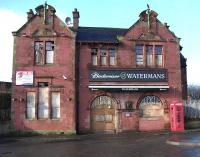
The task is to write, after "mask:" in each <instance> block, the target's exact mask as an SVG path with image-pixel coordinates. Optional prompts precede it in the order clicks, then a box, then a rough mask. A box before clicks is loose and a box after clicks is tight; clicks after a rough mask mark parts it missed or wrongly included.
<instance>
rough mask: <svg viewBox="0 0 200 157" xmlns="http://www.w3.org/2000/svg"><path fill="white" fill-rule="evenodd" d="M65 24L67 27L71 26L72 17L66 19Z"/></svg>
mask: <svg viewBox="0 0 200 157" xmlns="http://www.w3.org/2000/svg"><path fill="white" fill-rule="evenodd" d="M65 23H66V24H67V25H70V24H71V18H70V17H66V19H65Z"/></svg>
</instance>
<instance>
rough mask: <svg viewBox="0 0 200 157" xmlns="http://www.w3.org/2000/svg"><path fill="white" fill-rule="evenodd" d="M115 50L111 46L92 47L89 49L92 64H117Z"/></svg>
mask: <svg viewBox="0 0 200 157" xmlns="http://www.w3.org/2000/svg"><path fill="white" fill-rule="evenodd" d="M116 58H117V50H116V48H114V47H111V48H105V47H102V48H100V49H99V48H92V49H91V64H92V65H93V66H98V64H99V65H100V66H115V65H116V64H117V59H116Z"/></svg>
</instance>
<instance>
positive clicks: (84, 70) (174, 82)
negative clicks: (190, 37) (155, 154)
mask: <svg viewBox="0 0 200 157" xmlns="http://www.w3.org/2000/svg"><path fill="white" fill-rule="evenodd" d="M144 31H145V29H144V23H142V22H141V23H140V22H137V23H136V24H135V25H133V26H132V27H131V28H130V29H129V31H128V32H127V33H126V34H125V35H124V37H123V39H122V40H121V41H120V43H119V45H118V52H117V67H116V68H119V69H120V68H137V67H136V63H135V56H134V52H133V51H134V48H133V45H134V44H136V41H137V40H130V38H133V37H134V38H137V37H139V36H140V35H141V33H143V32H144ZM156 33H157V34H158V35H159V36H161V37H162V38H163V39H164V42H163V41H162V42H157V41H148V42H147V41H139V42H140V43H145V44H155V43H159V44H162V45H163V46H164V53H165V56H164V69H167V73H168V82H167V83H168V85H169V87H170V88H169V90H168V91H160V92H159V91H157V92H156V91H152V92H121V93H120V92H118V93H116V92H113V93H112V92H106V91H105V92H104V91H101V90H99V91H91V90H89V89H88V85H89V78H88V71H89V69H90V66H88V65H90V63H91V62H90V60H91V56H90V53H91V51H90V48H91V47H93V48H94V47H101V46H102V45H103V46H108V47H109V46H111V45H107V44H102V43H99V44H98V43H96V44H95V45H94V44H93V45H90V44H83V43H82V44H81V46H80V63H79V68H80V69H79V70H80V89H79V91H80V95H79V101H80V104H79V123H80V126H79V127H80V130H90V104H91V101H92V100H93V99H94V98H95V97H96V96H98V95H101V94H106V95H110V96H111V97H113V98H114V99H115V100H116V101H117V102H118V107H117V108H118V109H120V108H121V106H123V104H124V102H125V101H129V100H130V101H132V102H133V106H135V108H136V109H138V103H139V101H140V100H141V98H142V97H143V96H145V95H155V96H158V97H159V98H160V99H161V100H162V103H163V105H164V108H165V109H164V110H165V114H164V117H163V118H164V119H163V120H162V121H156V122H155V123H154V124H156V125H157V126H156V127H155V129H158V130H162V129H169V123H170V121H169V104H170V102H172V101H174V100H177V101H181V100H182V88H181V69H180V51H179V40H178V39H177V38H176V37H175V36H174V35H173V34H172V33H171V32H170V31H169V30H168V29H167V28H166V27H165V26H164V25H163V24H161V23H159V22H158V23H157V30H156ZM98 68H100V67H97V69H98ZM112 83H113V82H112ZM147 83H148V84H151V82H147ZM116 84H118V83H117V82H116ZM144 84H145V83H144ZM153 84H155V83H153ZM125 115H126V112H123V111H122V114H121V117H120V119H119V125H120V126H118V127H119V129H122V130H138V129H139V130H140V129H141V130H145V131H147V130H152V129H153V127H154V124H153V123H151V121H150V122H149V123H148V122H147V121H144V120H140V122H139V121H138V119H139V115H133V116H132V117H125Z"/></svg>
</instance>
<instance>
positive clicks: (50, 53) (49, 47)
mask: <svg viewBox="0 0 200 157" xmlns="http://www.w3.org/2000/svg"><path fill="white" fill-rule="evenodd" d="M53 62H54V42H53V41H48V42H46V63H47V64H52V63H53Z"/></svg>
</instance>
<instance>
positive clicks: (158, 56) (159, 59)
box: [155, 45, 163, 66]
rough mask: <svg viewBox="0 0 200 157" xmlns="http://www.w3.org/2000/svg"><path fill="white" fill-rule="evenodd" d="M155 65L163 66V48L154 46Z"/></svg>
mask: <svg viewBox="0 0 200 157" xmlns="http://www.w3.org/2000/svg"><path fill="white" fill-rule="evenodd" d="M155 64H156V66H163V47H162V46H161V45H156V46H155Z"/></svg>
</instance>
